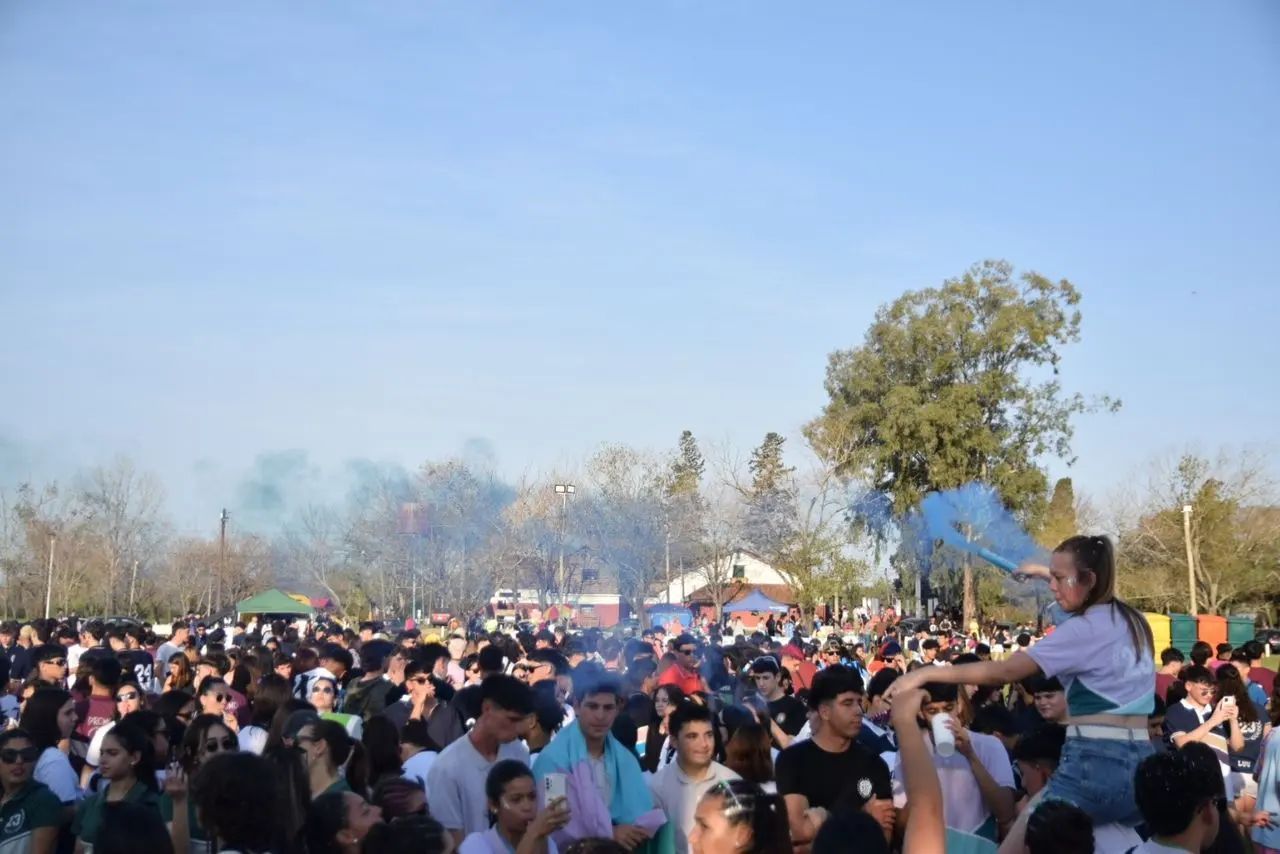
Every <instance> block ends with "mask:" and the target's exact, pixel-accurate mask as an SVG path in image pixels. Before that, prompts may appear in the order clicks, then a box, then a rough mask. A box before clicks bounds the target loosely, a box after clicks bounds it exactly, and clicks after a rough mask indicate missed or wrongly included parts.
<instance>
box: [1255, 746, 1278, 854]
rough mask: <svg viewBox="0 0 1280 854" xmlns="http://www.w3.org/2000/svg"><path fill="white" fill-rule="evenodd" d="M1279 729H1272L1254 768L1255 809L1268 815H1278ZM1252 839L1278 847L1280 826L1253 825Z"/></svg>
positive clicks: (1265, 844) (1271, 846) (1262, 844)
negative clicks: (1256, 791)
mask: <svg viewBox="0 0 1280 854" xmlns="http://www.w3.org/2000/svg"><path fill="white" fill-rule="evenodd" d="M1277 733H1280V729H1276V730H1272V731H1271V735H1269V736H1267V740H1266V741H1265V742H1264V743H1263V745H1262V753H1261V755H1260V756H1259V757H1258V764H1257V766H1256V767H1255V768H1254V771H1253V774H1254V777H1255V778H1257V780H1258V804H1257V806H1256V807H1255V809H1256V810H1257V811H1258V812H1265V813H1267V814H1268V815H1271V816H1275V815H1280V735H1277ZM1249 835H1250V836H1251V837H1253V841H1254V842H1255V843H1257V844H1258V845H1261V846H1263V847H1265V848H1280V826H1270V827H1255V828H1254V829H1253V830H1251V831H1250V832H1249Z"/></svg>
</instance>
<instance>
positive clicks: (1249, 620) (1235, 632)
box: [1227, 617, 1256, 647]
mask: <svg viewBox="0 0 1280 854" xmlns="http://www.w3.org/2000/svg"><path fill="white" fill-rule="evenodd" d="M1255 634H1256V632H1254V630H1253V617H1227V643H1229V644H1231V645H1232V646H1233V647H1236V646H1244V645H1245V644H1246V643H1248V642H1249V641H1251V640H1253V637H1254V635H1255Z"/></svg>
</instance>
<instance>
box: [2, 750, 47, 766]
mask: <svg viewBox="0 0 1280 854" xmlns="http://www.w3.org/2000/svg"><path fill="white" fill-rule="evenodd" d="M39 758H40V748H38V747H22V748H17V747H6V748H4V749H3V750H0V762H3V763H4V764H5V765H12V764H14V763H15V762H17V761H18V760H19V759H21V760H22V761H23V762H35V761H36V760H37V759H39Z"/></svg>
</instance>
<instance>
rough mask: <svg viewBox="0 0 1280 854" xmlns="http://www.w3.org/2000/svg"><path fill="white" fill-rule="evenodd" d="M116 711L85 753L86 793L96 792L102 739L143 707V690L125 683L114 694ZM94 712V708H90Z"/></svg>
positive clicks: (82, 775)
mask: <svg viewBox="0 0 1280 854" xmlns="http://www.w3.org/2000/svg"><path fill="white" fill-rule="evenodd" d="M112 703H113V706H114V711H113V714H112V716H111V720H109V721H107V722H106V723H105V724H103V725H102V726H100V727H98V728H97V729H96V730H95V731H94V733H93V737H92V738H91V739H90V740H89V749H88V751H87V752H86V753H85V758H84V763H85V764H84V768H83V769H81V771H80V785H81V786H83V787H84V789H85V790H86V791H94V790H95V789H96V786H95V785H94V774H95V773H96V772H97V770H98V762H99V757H100V756H101V753H102V739H103V738H105V737H106V735H107V733H109V732H111V729H112V727H114V726H115V725H116V723H117V722H118V721H119V720H121V719H122V718H123V717H124V716H125V715H127V714H130V713H132V712H136V711H138V710H139V709H141V708H142V707H143V700H142V689H141V688H139V687H138V685H137V684H135V683H133V682H125V683H124V684H122V685H121V686H120V687H118V688H116V690H115V691H114V692H113V696H112ZM90 711H91V712H92V707H91V708H90Z"/></svg>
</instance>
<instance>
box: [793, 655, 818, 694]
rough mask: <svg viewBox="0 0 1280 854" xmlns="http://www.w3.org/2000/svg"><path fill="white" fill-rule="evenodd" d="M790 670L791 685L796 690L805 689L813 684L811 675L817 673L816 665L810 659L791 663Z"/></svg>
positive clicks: (813, 675)
mask: <svg viewBox="0 0 1280 854" xmlns="http://www.w3.org/2000/svg"><path fill="white" fill-rule="evenodd" d="M788 669H789V670H790V671H791V682H792V685H791V687H792V688H793V689H794V690H796V691H806V690H808V689H809V687H810V686H812V685H813V677H815V676H817V675H818V666H817V665H816V664H814V663H813V662H812V661H801V662H798V663H793V664H792V665H791V667H789V668H788Z"/></svg>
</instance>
